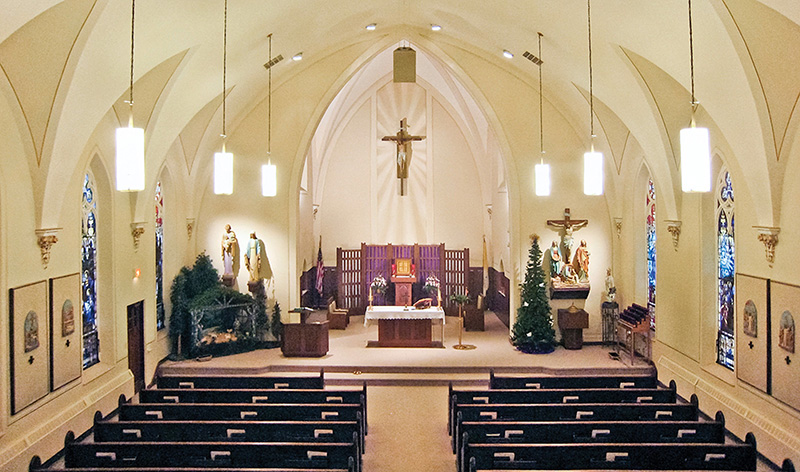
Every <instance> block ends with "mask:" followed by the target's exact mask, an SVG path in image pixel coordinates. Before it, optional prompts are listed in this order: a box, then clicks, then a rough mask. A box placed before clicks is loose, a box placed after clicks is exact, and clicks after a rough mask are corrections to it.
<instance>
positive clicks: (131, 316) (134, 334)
mask: <svg viewBox="0 0 800 472" xmlns="http://www.w3.org/2000/svg"><path fill="white" fill-rule="evenodd" d="M128 368H129V369H130V370H131V372H132V373H133V386H134V391H135V392H139V390H142V389H144V300H140V301H138V302H136V303H134V304H133V305H128Z"/></svg>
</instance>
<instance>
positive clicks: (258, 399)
mask: <svg viewBox="0 0 800 472" xmlns="http://www.w3.org/2000/svg"><path fill="white" fill-rule="evenodd" d="M366 398H367V389H366V385H364V387H362V388H361V389H359V390H319V389H306V390H299V389H283V388H279V389H230V390H219V389H180V388H178V389H172V388H169V389H167V388H157V389H145V390H141V391H139V403H170V402H172V403H362V404H366Z"/></svg>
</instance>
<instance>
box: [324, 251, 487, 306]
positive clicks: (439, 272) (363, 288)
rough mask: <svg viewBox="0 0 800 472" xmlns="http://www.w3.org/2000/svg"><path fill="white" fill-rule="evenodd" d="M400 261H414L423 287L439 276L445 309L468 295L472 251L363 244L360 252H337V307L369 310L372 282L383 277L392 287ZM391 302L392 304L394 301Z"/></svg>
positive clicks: (420, 284) (418, 283)
mask: <svg viewBox="0 0 800 472" xmlns="http://www.w3.org/2000/svg"><path fill="white" fill-rule="evenodd" d="M397 258H408V259H413V261H414V264H415V265H416V275H417V285H418V286H419V287H421V286H422V285H424V284H425V279H426V278H427V277H428V276H429V275H431V274H433V275H436V277H437V278H438V279H439V281H440V282H441V291H442V299H443V300H442V302H443V305H444V306H445V307H450V306H455V305H454V304H453V303H451V302H450V296H451V295H452V294H454V293H461V294H464V293H467V290H468V288H469V248H465V249H445V247H444V244H435V245H416V244H415V245H413V246H411V245H398V246H393V245H391V244H386V245H373V244H369V245H368V244H365V243H362V244H361V248H360V249H342V248H338V249H337V250H336V263H337V274H338V284H339V287H338V292H337V293H338V297H337V299H336V303H337V305H338V306H339V307H341V308H356V307H365V306H367V305H368V304H369V301H368V297H369V285H370V284H371V283H372V280H373V279H374V278H375V277H376V276H377V275H378V274H381V275H383V277H384V278H385V279H386V281H387V282H388V283H391V281H390V279H391V271H392V269H391V266H392V260H393V259H397ZM415 290H418V289H415ZM473 295H477V294H473ZM423 296H427V294H425V295H423ZM376 297H377V295H376ZM379 298H380V297H379ZM379 298H376V301H375V303H380V302H378V300H379ZM381 302H383V300H381ZM388 302H389V303H391V300H388Z"/></svg>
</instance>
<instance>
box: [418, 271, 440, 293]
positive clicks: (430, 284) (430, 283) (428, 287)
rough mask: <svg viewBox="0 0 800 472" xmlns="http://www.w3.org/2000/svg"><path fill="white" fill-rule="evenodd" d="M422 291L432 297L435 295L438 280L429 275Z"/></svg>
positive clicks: (437, 289) (437, 290)
mask: <svg viewBox="0 0 800 472" xmlns="http://www.w3.org/2000/svg"><path fill="white" fill-rule="evenodd" d="M422 290H424V291H425V292H427V293H430V294H433V295H435V294H437V293H438V292H439V279H437V278H436V276H435V275H433V274H431V275H429V276H428V278H426V279H425V285H423V286H422Z"/></svg>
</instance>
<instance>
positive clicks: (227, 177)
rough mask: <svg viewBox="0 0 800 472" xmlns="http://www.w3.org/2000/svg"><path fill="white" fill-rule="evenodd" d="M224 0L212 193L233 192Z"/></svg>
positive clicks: (226, 193)
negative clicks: (217, 139)
mask: <svg viewBox="0 0 800 472" xmlns="http://www.w3.org/2000/svg"><path fill="white" fill-rule="evenodd" d="M224 1H225V13H224V20H223V28H222V134H221V135H220V136H221V137H222V152H217V153H214V193H215V194H217V195H230V194H232V193H233V153H230V152H227V151H226V150H225V142H226V141H227V139H228V136H227V134H226V133H225V119H226V111H227V110H226V108H225V99H226V98H227V94H228V91H227V79H228V0H224Z"/></svg>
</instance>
